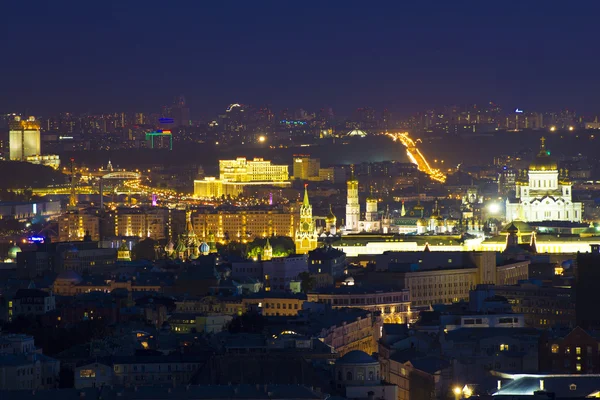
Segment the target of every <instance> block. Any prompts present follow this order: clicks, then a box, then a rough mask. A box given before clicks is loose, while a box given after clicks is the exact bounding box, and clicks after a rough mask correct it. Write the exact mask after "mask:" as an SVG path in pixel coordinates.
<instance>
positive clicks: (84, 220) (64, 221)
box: [58, 212, 100, 242]
mask: <svg viewBox="0 0 600 400" xmlns="http://www.w3.org/2000/svg"><path fill="white" fill-rule="evenodd" d="M99 226H100V219H99V218H98V216H97V215H94V214H87V213H84V212H69V213H66V214H63V215H62V216H61V217H60V218H59V220H58V241H59V242H70V241H77V240H83V237H84V236H85V235H86V234H89V235H90V236H91V238H92V240H94V241H96V240H100V228H99Z"/></svg>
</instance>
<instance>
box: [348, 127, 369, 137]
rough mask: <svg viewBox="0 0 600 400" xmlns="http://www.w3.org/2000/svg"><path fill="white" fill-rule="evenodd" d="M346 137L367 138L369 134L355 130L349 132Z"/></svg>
mask: <svg viewBox="0 0 600 400" xmlns="http://www.w3.org/2000/svg"><path fill="white" fill-rule="evenodd" d="M346 135H347V136H358V137H365V136H367V132H365V131H361V130H360V129H353V130H351V131H350V132H348V133H347V134H346Z"/></svg>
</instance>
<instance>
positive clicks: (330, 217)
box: [325, 206, 336, 224]
mask: <svg viewBox="0 0 600 400" xmlns="http://www.w3.org/2000/svg"><path fill="white" fill-rule="evenodd" d="M335 221H336V218H335V214H334V213H333V210H332V209H331V206H329V214H327V217H325V222H327V223H329V224H333V223H335Z"/></svg>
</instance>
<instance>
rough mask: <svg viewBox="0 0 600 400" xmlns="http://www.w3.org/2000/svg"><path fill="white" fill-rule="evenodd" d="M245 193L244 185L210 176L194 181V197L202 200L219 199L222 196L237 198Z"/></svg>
mask: <svg viewBox="0 0 600 400" xmlns="http://www.w3.org/2000/svg"><path fill="white" fill-rule="evenodd" d="M243 191H244V184H241V183H237V182H226V181H222V180H220V179H216V178H215V177H212V176H208V177H205V178H204V179H202V180H195V181H194V196H195V197H197V198H200V199H218V198H221V197H222V196H225V197H237V196H239V195H240V194H242V192H243Z"/></svg>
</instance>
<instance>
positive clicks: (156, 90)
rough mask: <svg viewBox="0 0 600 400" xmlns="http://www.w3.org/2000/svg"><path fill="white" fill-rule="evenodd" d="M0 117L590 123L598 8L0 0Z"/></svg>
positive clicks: (596, 105)
mask: <svg viewBox="0 0 600 400" xmlns="http://www.w3.org/2000/svg"><path fill="white" fill-rule="evenodd" d="M1 15H2V20H1V22H0V47H1V48H2V57H0V76H1V77H2V89H1V90H0V112H5V111H6V112H8V111H13V110H14V111H27V112H30V113H35V114H37V115H40V114H44V113H50V112H57V111H74V112H108V111H137V110H140V111H153V110H158V107H159V106H160V105H161V104H166V103H169V102H171V101H172V99H173V98H174V97H175V96H176V95H178V94H185V95H186V97H187V99H188V103H189V105H190V107H191V109H192V114H193V116H194V117H197V118H201V117H205V116H210V115H212V114H214V113H216V112H219V111H221V110H223V109H224V107H225V106H226V105H227V104H229V103H232V102H240V103H248V104H255V105H262V104H268V105H270V106H272V107H273V109H274V110H275V111H278V110H280V109H281V108H283V107H289V108H292V109H293V108H298V107H304V108H305V109H307V110H315V109H318V108H321V107H323V106H330V107H333V109H334V111H336V112H338V113H342V114H344V113H349V112H350V110H351V109H352V108H354V107H359V106H371V107H375V108H377V109H382V108H383V107H388V108H389V109H391V110H392V111H394V112H397V113H398V114H409V113H412V112H415V111H419V110H421V109H423V108H427V107H434V106H439V105H445V104H459V105H463V104H466V103H474V102H477V103H481V102H486V101H489V100H494V101H496V102H498V103H500V104H502V105H504V106H505V107H506V108H512V107H520V108H524V109H536V110H540V111H546V110H552V109H558V108H565V107H567V108H572V109H576V110H578V111H581V112H584V113H595V112H600V96H599V95H598V93H600V79H598V76H599V73H600V51H599V38H600V24H599V22H598V16H599V15H600V1H598V0H590V1H573V2H567V1H553V0H546V1H537V0H525V1H504V0H503V1H500V0H496V1H485V0H480V1H459V0H454V1H452V0H444V1H424V0H419V1H408V0H396V1H389V2H384V1H381V2H375V1H360V2H359V1H348V0H346V1H330V0H321V1H292V0H279V1H262V0H254V1H250V0H246V1H237V0H230V1H227V0H215V1H208V0H191V1H179V0H161V1H158V0H144V1H138V0H102V1H100V0H97V1H90V0H78V1H70V0H64V1H63V0H56V1H48V0H6V1H4V2H3V3H2V11H1Z"/></svg>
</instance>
